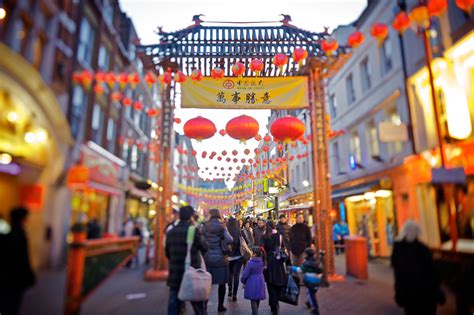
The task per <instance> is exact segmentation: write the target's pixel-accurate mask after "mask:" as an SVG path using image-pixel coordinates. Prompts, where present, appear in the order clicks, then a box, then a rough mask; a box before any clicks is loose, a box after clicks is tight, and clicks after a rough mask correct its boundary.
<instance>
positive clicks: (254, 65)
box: [250, 58, 263, 76]
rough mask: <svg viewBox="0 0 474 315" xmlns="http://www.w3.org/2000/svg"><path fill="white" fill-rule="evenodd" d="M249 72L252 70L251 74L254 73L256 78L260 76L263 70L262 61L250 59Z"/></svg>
mask: <svg viewBox="0 0 474 315" xmlns="http://www.w3.org/2000/svg"><path fill="white" fill-rule="evenodd" d="M250 70H252V72H255V75H256V76H258V75H259V74H260V72H261V71H262V70H263V61H262V59H257V58H255V59H252V61H251V62H250Z"/></svg>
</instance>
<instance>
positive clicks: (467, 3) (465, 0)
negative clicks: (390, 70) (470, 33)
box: [456, 0, 474, 14]
mask: <svg viewBox="0 0 474 315" xmlns="http://www.w3.org/2000/svg"><path fill="white" fill-rule="evenodd" d="M456 5H457V6H458V8H459V9H461V10H463V11H466V12H467V13H468V14H470V13H471V10H472V6H474V0H456Z"/></svg>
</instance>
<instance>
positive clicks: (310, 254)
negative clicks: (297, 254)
mask: <svg viewBox="0 0 474 315" xmlns="http://www.w3.org/2000/svg"><path fill="white" fill-rule="evenodd" d="M304 252H305V254H306V256H307V257H314V255H315V254H316V253H315V251H314V249H312V248H311V247H308V248H306V249H305V250H304Z"/></svg>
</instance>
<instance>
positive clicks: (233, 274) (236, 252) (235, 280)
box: [227, 218, 244, 302]
mask: <svg viewBox="0 0 474 315" xmlns="http://www.w3.org/2000/svg"><path fill="white" fill-rule="evenodd" d="M227 229H228V230H229V233H230V235H231V236H232V238H233V239H234V241H233V243H232V253H231V254H230V255H229V293H228V295H229V297H230V298H232V301H233V302H236V301H237V291H238V289H239V278H240V269H242V264H243V262H244V258H243V257H242V253H241V252H240V227H239V222H238V221H237V220H236V219H235V218H230V219H229V221H228V222H227Z"/></svg>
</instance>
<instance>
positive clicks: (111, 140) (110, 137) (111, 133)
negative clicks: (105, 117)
mask: <svg viewBox="0 0 474 315" xmlns="http://www.w3.org/2000/svg"><path fill="white" fill-rule="evenodd" d="M115 126H116V123H115V120H113V119H112V118H109V121H108V122H107V134H106V139H107V150H109V152H111V153H114V150H115V133H116V128H115Z"/></svg>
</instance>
